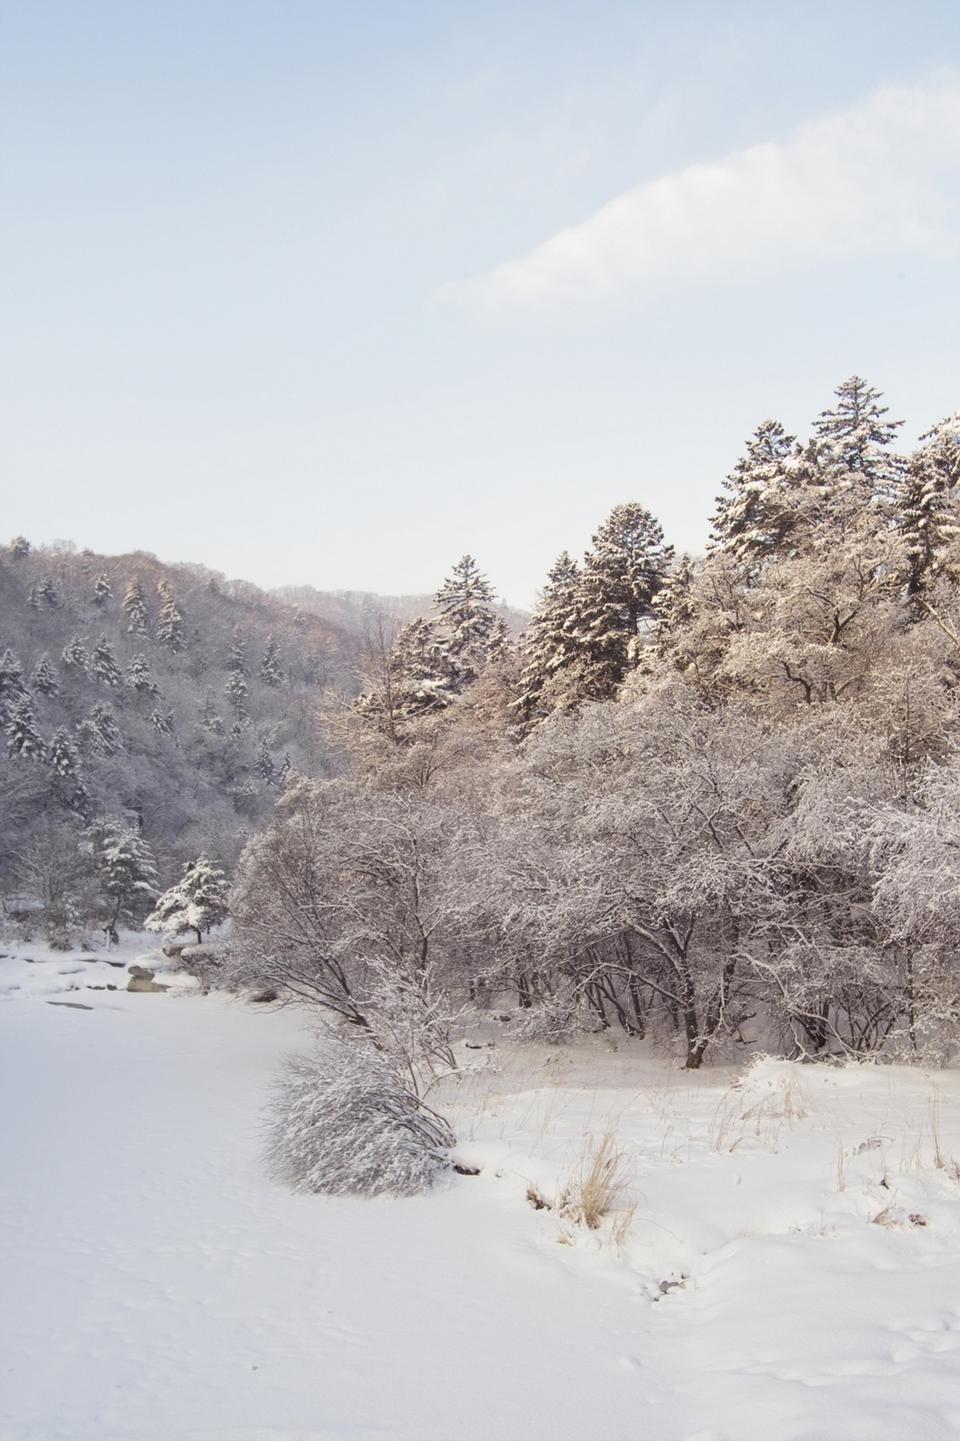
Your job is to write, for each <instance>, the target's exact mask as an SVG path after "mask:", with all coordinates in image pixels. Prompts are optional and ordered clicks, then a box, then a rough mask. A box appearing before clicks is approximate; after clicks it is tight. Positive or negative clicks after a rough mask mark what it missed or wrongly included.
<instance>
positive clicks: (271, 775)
mask: <svg viewBox="0 0 960 1441" xmlns="http://www.w3.org/2000/svg"><path fill="white" fill-rule="evenodd" d="M255 765H256V771H257V775H258V776H259V777H260V779H261V780H262V781H265V782H266V784H267V785H268V786H272V785H273V783H274V781H275V780H276V778H277V768H276V766H275V765H274V761H273V756H272V755H271V754H270V750H269V747H268V746H267V738H266V736H261V737H260V747H259V749H258V751H257V759H256V762H255Z"/></svg>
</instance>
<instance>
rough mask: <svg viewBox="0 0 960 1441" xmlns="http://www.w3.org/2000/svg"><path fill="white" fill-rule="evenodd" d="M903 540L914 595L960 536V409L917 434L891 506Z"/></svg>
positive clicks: (910, 592)
mask: <svg viewBox="0 0 960 1441" xmlns="http://www.w3.org/2000/svg"><path fill="white" fill-rule="evenodd" d="M893 513H894V523H895V525H896V527H897V530H898V531H899V532H900V534H901V535H902V536H903V538H904V540H905V542H906V551H907V575H906V591H907V595H908V596H910V597H911V598H913V597H917V596H919V595H920V594H921V593H922V592H923V591H924V590H925V589H926V587H927V584H928V581H929V580H930V578H931V577H933V576H934V575H936V574H938V573H939V571H940V570H941V569H942V568H943V565H944V561H945V557H946V555H947V553H948V551H949V550H950V549H951V548H952V547H954V546H955V545H956V543H957V540H958V539H960V415H954V416H950V417H949V418H948V419H947V420H943V421H941V422H940V424H939V425H935V426H934V427H933V429H932V430H928V431H927V432H926V434H925V435H922V436H921V437H920V445H919V447H918V448H917V450H916V451H915V452H914V454H913V455H912V456H911V458H910V461H909V464H908V465H907V467H906V469H905V471H904V474H903V477H902V480H901V484H900V487H899V490H898V493H897V496H896V500H895V504H894V507H893Z"/></svg>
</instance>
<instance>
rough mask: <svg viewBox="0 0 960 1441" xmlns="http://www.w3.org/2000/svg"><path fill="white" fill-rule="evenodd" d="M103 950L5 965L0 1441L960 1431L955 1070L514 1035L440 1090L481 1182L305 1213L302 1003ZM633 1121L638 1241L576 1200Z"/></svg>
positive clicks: (628, 1156) (630, 1172) (929, 1436)
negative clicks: (146, 981)
mask: <svg viewBox="0 0 960 1441" xmlns="http://www.w3.org/2000/svg"><path fill="white" fill-rule="evenodd" d="M3 949H4V947H3V946H2V945H0V951H3ZM142 949H143V947H142V940H137V939H135V940H133V941H131V942H130V943H128V944H127V945H125V947H124V948H122V950H121V953H120V954H119V955H116V954H111V956H110V959H111V960H113V961H116V960H121V961H122V962H123V963H124V964H125V965H127V964H130V963H137V962H139V963H140V964H147V965H149V964H151V962H150V960H149V958H145V957H144V956H142V955H140V951H141V950H142ZM91 954H92V953H91ZM28 957H29V958H30V963H28V960H27V958H28ZM100 957H101V958H100V959H99V960H95V961H92V962H91V961H80V960H79V959H78V958H77V957H64V956H56V955H52V954H51V953H49V952H46V951H44V950H42V949H38V948H36V947H34V948H20V950H19V952H18V953H17V954H15V955H10V954H8V955H6V956H4V957H2V958H0V1028H2V1040H0V1098H2V1099H0V1130H2V1137H0V1438H2V1441H27V1438H29V1441H132V1438H137V1441H181V1438H183V1441H214V1438H216V1441H234V1438H235V1441H388V1438H389V1441H491V1438H500V1441H548V1438H549V1441H558V1438H559V1441H565V1438H571V1441H573V1438H576V1441H583V1438H593V1437H603V1438H605V1441H634V1438H637V1441H647V1438H649V1441H761V1438H762V1441H940V1438H944V1441H945V1438H948V1437H951V1438H952V1437H955V1436H956V1435H957V1434H958V1431H960V1179H958V1175H960V1173H958V1171H957V1168H956V1165H955V1163H954V1160H953V1158H954V1157H957V1158H960V1105H958V1101H960V1076H958V1075H957V1073H953V1072H950V1073H942V1072H939V1073H927V1072H922V1071H908V1070H903V1069H899V1068H892V1067H874V1066H863V1067H848V1068H841V1069H834V1068H827V1067H799V1066H793V1065H789V1064H786V1063H783V1062H774V1061H763V1062H759V1063H755V1065H754V1067H753V1068H752V1069H751V1070H750V1071H748V1072H747V1073H746V1074H744V1073H743V1072H742V1071H740V1072H737V1071H735V1070H734V1069H733V1068H717V1069H715V1070H711V1071H707V1072H705V1073H703V1074H702V1075H700V1076H693V1077H691V1076H689V1075H685V1074H684V1073H682V1072H678V1071H676V1070H675V1069H673V1068H671V1066H670V1065H669V1064H667V1063H666V1062H664V1061H662V1060H656V1059H651V1058H650V1057H648V1056H646V1055H645V1053H644V1052H643V1050H642V1048H639V1047H636V1046H633V1045H624V1044H621V1045H620V1047H619V1048H618V1049H617V1050H616V1051H614V1050H612V1049H611V1048H610V1047H609V1046H608V1045H605V1044H604V1042H603V1041H602V1040H601V1041H599V1042H597V1043H595V1044H591V1045H589V1046H588V1045H584V1046H578V1047H576V1048H571V1049H567V1050H553V1051H548V1050H545V1049H544V1050H536V1051H530V1052H527V1053H525V1054H524V1055H522V1056H520V1055H517V1054H516V1053H513V1052H511V1051H510V1050H509V1048H508V1047H505V1046H504V1045H503V1044H502V1043H501V1044H498V1045H497V1046H496V1047H495V1048H493V1049H490V1050H483V1051H469V1052H465V1056H467V1057H468V1058H469V1060H470V1062H471V1063H472V1064H473V1065H474V1067H475V1068H476V1069H475V1070H474V1071H473V1072H472V1073H471V1074H469V1075H467V1076H466V1077H465V1078H464V1079H463V1080H462V1081H460V1082H459V1083H458V1084H456V1085H453V1086H450V1085H448V1086H446V1087H445V1088H444V1095H443V1097H442V1099H443V1101H444V1102H445V1103H446V1104H447V1106H448V1109H451V1111H452V1114H453V1118H454V1120H455V1122H456V1124H457V1127H458V1131H459V1134H460V1136H461V1138H462V1139H461V1145H460V1154H461V1156H462V1157H463V1159H465V1160H468V1161H472V1162H474V1163H476V1164H478V1165H480V1166H481V1167H482V1172H481V1174H480V1175H479V1176H476V1177H455V1178H453V1179H452V1180H451V1181H450V1183H449V1184H448V1185H445V1186H442V1187H440V1188H438V1189H437V1190H436V1191H435V1192H434V1193H432V1194H431V1195H429V1196H426V1197H424V1198H420V1199H413V1200H403V1201H397V1200H386V1199H379V1200H375V1201H360V1200H344V1199H321V1198H315V1197H308V1196H293V1195H289V1194H287V1193H286V1192H284V1191H283V1190H282V1189H280V1188H279V1187H277V1186H275V1185H274V1184H272V1183H271V1182H270V1181H269V1180H268V1179H267V1178H266V1177H265V1176H264V1174H263V1169H262V1166H261V1162H260V1147H261V1134H260V1127H261V1114H262V1106H263V1101H264V1096H265V1093H266V1090H267V1088H268V1086H269V1081H270V1077H271V1075H272V1073H273V1072H274V1070H275V1069H276V1065H277V1062H278V1058H279V1057H280V1055H282V1054H283V1053H284V1052H287V1051H289V1050H290V1049H293V1048H295V1047H298V1046H301V1045H306V1044H309V1043H310V1027H309V1022H308V1021H307V1020H306V1019H305V1017H304V1016H303V1015H302V1014H297V1013H296V1012H293V1011H290V1010H286V1011H277V1010H274V1009H271V1008H269V1007H263V1006H251V1005H245V1004H243V1003H242V1002H239V1001H236V1000H231V999H228V998H225V997H222V996H215V995H209V996H200V995H196V994H193V993H191V992H190V991H189V990H186V989H183V988H182V987H180V985H179V983H178V985H177V986H175V988H174V989H173V990H171V991H170V992H169V993H167V994H161V995H142V994H130V993H127V992H126V991H124V990H121V989H118V990H116V991H108V990H106V989H104V990H91V989H88V986H89V985H91V984H92V985H95V986H100V985H103V986H106V985H107V984H111V985H123V984H125V982H126V979H127V974H126V972H125V971H124V970H123V969H122V968H120V967H117V966H110V965H108V964H107V963H106V961H105V960H104V959H103V958H102V957H103V953H100ZM159 979H162V978H159ZM64 1001H66V1002H69V1004H68V1005H63V1004H59V1003H60V1002H64ZM77 1005H82V1006H89V1007H91V1009H90V1010H77V1009H74V1007H75V1006H77ZM608 1131H609V1132H612V1133H613V1134H614V1135H615V1137H616V1143H617V1145H618V1146H619V1148H620V1149H621V1150H622V1152H623V1161H622V1171H623V1179H624V1184H625V1192H624V1197H623V1205H625V1206H632V1207H633V1216H632V1220H631V1221H630V1223H629V1225H627V1222H626V1219H625V1218H621V1225H620V1227H619V1231H620V1233H621V1234H620V1235H619V1238H618V1237H617V1236H615V1235H614V1234H613V1232H614V1223H610V1222H608V1223H605V1224H604V1226H603V1227H602V1228H601V1230H600V1231H599V1232H593V1231H589V1230H587V1229H585V1228H584V1227H581V1226H577V1225H575V1224H573V1223H572V1222H570V1221H569V1220H566V1219H564V1218H563V1217H562V1216H561V1215H559V1213H558V1207H557V1203H558V1201H559V1199H560V1197H561V1195H562V1193H563V1191H564V1189H565V1188H566V1187H568V1186H569V1184H570V1182H571V1178H575V1176H576V1175H577V1173H578V1171H579V1169H580V1168H581V1165H582V1156H583V1153H584V1150H585V1149H589V1146H590V1142H589V1141H588V1140H587V1139H586V1138H587V1137H593V1138H594V1139H596V1138H599V1137H601V1136H602V1135H603V1134H604V1133H606V1132H608ZM531 1187H532V1188H534V1191H535V1193H537V1194H539V1196H540V1197H541V1198H542V1200H543V1201H546V1202H547V1203H548V1205H549V1207H550V1209H548V1208H547V1207H544V1208H543V1209H540V1210H535V1209H534V1208H533V1206H532V1205H531V1204H530V1203H529V1202H528V1200H527V1192H528V1190H529V1189H530V1188H531ZM661 1283H663V1287H661ZM673 1283H679V1284H673Z"/></svg>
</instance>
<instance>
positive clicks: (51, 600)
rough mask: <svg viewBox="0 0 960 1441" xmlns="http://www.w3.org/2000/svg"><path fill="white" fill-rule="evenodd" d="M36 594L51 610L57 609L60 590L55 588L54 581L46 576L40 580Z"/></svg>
mask: <svg viewBox="0 0 960 1441" xmlns="http://www.w3.org/2000/svg"><path fill="white" fill-rule="evenodd" d="M37 595H38V597H39V599H40V600H42V601H43V602H44V603H45V604H46V605H48V606H49V607H50V609H51V610H57V609H58V607H59V605H60V592H59V591H58V590H57V587H56V582H55V581H53V580H51V579H50V577H49V576H47V577H46V578H45V579H44V580H42V581H41V582H40V585H39V586H38V588H37Z"/></svg>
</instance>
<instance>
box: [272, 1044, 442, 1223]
mask: <svg viewBox="0 0 960 1441" xmlns="http://www.w3.org/2000/svg"><path fill="white" fill-rule="evenodd" d="M453 1144H454V1135H453V1131H452V1130H451V1128H450V1126H449V1124H448V1123H447V1122H446V1121H445V1120H444V1119H443V1117H442V1116H438V1115H436V1114H435V1113H434V1112H433V1111H431V1110H430V1109H429V1108H428V1107H426V1106H425V1105H424V1104H423V1102H422V1101H420V1100H418V1099H417V1097H416V1096H415V1095H414V1094H413V1093H412V1092H411V1091H410V1090H408V1089H407V1088H406V1087H405V1086H404V1085H403V1083H402V1082H401V1080H400V1078H399V1075H398V1074H397V1072H396V1070H395V1069H394V1067H393V1065H392V1064H391V1062H390V1061H389V1060H388V1059H387V1058H386V1057H384V1056H382V1055H380V1054H379V1053H378V1052H376V1051H375V1050H374V1049H373V1048H372V1046H370V1045H368V1044H365V1043H364V1042H362V1041H355V1042H347V1041H334V1040H329V1041H324V1042H323V1043H322V1044H321V1046H320V1048H319V1049H318V1050H317V1051H316V1053H314V1054H313V1055H309V1056H292V1057H290V1058H289V1059H288V1060H287V1062H286V1063H285V1066H284V1070H283V1073H282V1075H281V1077H280V1079H279V1081H278V1082H277V1084H276V1086H275V1088H274V1094H273V1103H272V1107H271V1112H270V1136H269V1148H268V1157H269V1160H270V1163H271V1168H272V1170H273V1173H274V1175H275V1176H276V1177H277V1178H278V1179H279V1180H282V1181H285V1182H286V1183H287V1184H288V1185H290V1186H292V1187H293V1188H294V1190H297V1191H313V1192H322V1193H325V1194H327V1195H332V1196H340V1195H358V1196H377V1195H381V1194H389V1195H394V1196H408V1195H414V1194H416V1193H417V1192H419V1191H424V1190H426V1189H427V1187H428V1186H430V1185H431V1184H432V1182H433V1181H434V1180H435V1179H436V1177H437V1175H438V1174H439V1173H440V1172H441V1171H443V1170H446V1169H448V1168H449V1167H450V1164H451V1162H450V1154H449V1153H450V1148H451V1146H452V1145H453Z"/></svg>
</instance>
